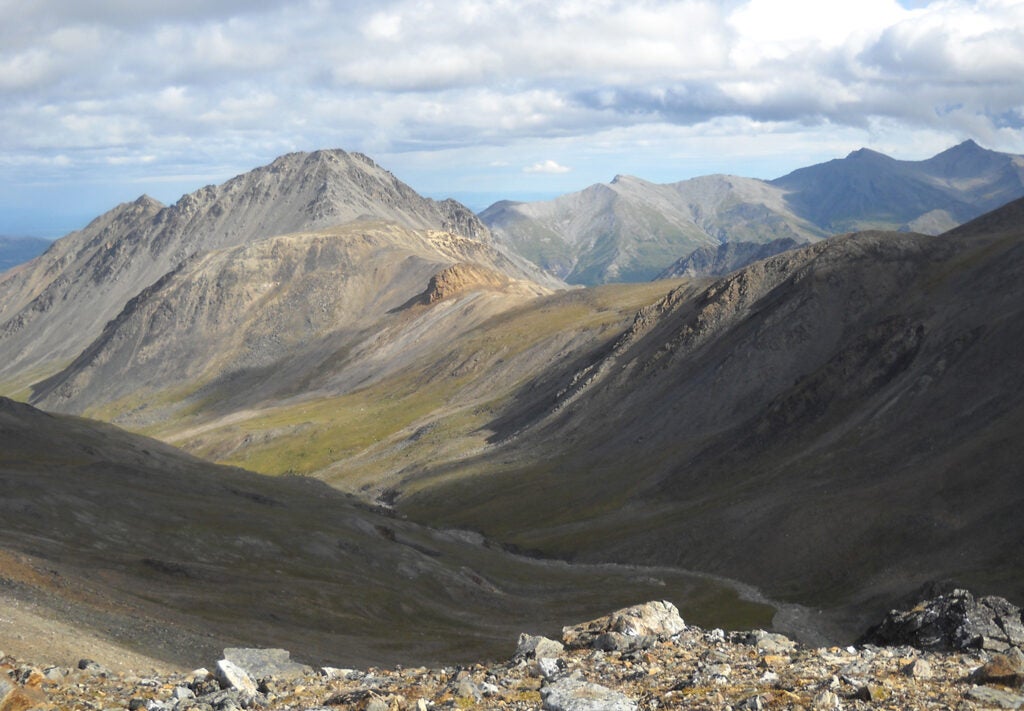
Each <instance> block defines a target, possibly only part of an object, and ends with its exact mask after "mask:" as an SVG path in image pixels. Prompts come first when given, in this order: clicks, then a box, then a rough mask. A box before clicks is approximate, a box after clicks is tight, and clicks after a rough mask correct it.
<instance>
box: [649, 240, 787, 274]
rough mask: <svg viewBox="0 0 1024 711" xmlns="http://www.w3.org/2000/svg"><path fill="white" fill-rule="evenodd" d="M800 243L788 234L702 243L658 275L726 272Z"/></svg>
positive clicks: (784, 250)
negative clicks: (768, 239)
mask: <svg viewBox="0 0 1024 711" xmlns="http://www.w3.org/2000/svg"><path fill="white" fill-rule="evenodd" d="M799 246H800V243H799V242H797V241H796V240H793V239H789V238H788V237H784V238H782V239H775V240H772V241H771V242H764V243H757V242H725V243H723V244H720V245H718V247H700V248H698V249H695V250H694V251H693V252H691V253H690V255H689V256H687V257H683V258H682V259H679V260H677V261H675V262H673V263H672V264H671V265H670V266H669V267H668V269H666V270H665V271H663V272H662V273H661V274H659V275H658V276H657V277H656V278H658V279H676V278H679V277H695V276H725V275H726V274H728V273H729V272H732V271H735V270H737V269H739V268H741V267H745V266H747V265H748V264H750V263H752V262H756V261H758V260H761V259H767V258H768V257H773V256H775V255H776V254H779V253H781V252H786V251H788V250H790V249H796V248H797V247H799Z"/></svg>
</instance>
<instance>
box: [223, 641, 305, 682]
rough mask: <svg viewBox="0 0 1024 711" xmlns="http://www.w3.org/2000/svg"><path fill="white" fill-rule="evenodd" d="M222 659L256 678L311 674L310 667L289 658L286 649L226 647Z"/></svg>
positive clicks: (283, 677) (289, 677)
mask: <svg viewBox="0 0 1024 711" xmlns="http://www.w3.org/2000/svg"><path fill="white" fill-rule="evenodd" d="M224 659H226V660H228V661H229V662H232V663H234V664H236V665H237V666H238V667H239V668H241V669H244V670H245V671H246V672H248V674H249V676H251V677H252V678H253V679H256V680H262V679H269V678H271V677H273V678H275V679H295V678H297V677H300V676H306V675H307V674H312V673H313V669H312V667H308V666H306V665H305V664H299V663H297V662H293V661H292V660H291V653H290V652H288V650H286V649H252V648H246V647H228V648H227V649H225V650H224Z"/></svg>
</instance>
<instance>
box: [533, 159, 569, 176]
mask: <svg viewBox="0 0 1024 711" xmlns="http://www.w3.org/2000/svg"><path fill="white" fill-rule="evenodd" d="M571 170H572V168H566V167H565V166H564V165H559V164H558V163H556V162H555V161H553V160H551V159H548V160H543V161H541V162H540V163H534V164H533V165H528V166H526V167H525V168H523V172H524V173H548V174H551V175H557V174H559V173H568V172H569V171H571Z"/></svg>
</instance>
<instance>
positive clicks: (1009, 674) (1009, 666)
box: [970, 647, 1024, 689]
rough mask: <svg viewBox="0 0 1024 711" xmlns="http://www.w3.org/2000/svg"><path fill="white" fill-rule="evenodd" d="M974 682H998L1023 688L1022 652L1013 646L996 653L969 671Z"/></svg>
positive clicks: (1023, 665)
mask: <svg viewBox="0 0 1024 711" xmlns="http://www.w3.org/2000/svg"><path fill="white" fill-rule="evenodd" d="M970 680H971V681H973V682H974V683H975V684H999V685H1001V686H1010V687H1013V688H1015V689H1020V688H1024V652H1021V651H1020V649H1018V648H1017V647H1013V648H1012V649H1010V650H1009V651H1008V652H1007V653H1006V654H996V655H994V656H993V657H992V659H990V660H989V661H988V662H986V663H985V664H983V665H981V666H980V667H978V668H977V669H975V670H974V672H972V673H971V676H970Z"/></svg>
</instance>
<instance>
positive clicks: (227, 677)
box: [215, 659, 258, 695]
mask: <svg viewBox="0 0 1024 711" xmlns="http://www.w3.org/2000/svg"><path fill="white" fill-rule="evenodd" d="M215 676H216V677H217V681H219V682H220V685H221V686H222V687H224V688H225V689H236V690H238V691H241V692H242V693H244V694H251V695H255V694H256V693H257V691H258V689H257V687H256V681H255V679H253V678H252V676H250V674H249V672H247V671H246V670H245V669H243V668H242V667H240V666H238V665H237V664H235V663H234V662H231V661H228V660H227V659H221V660H220V661H219V662H217V671H216V672H215Z"/></svg>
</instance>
